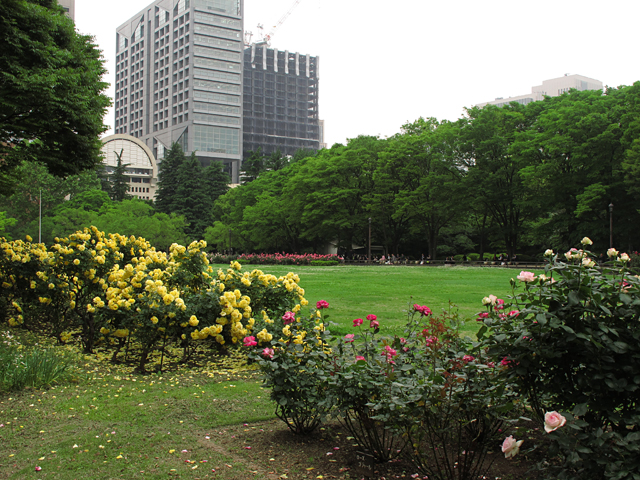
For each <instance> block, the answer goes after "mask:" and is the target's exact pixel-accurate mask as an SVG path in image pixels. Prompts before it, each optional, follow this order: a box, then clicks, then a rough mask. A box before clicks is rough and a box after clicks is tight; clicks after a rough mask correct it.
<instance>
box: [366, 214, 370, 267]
mask: <svg viewBox="0 0 640 480" xmlns="http://www.w3.org/2000/svg"><path fill="white" fill-rule="evenodd" d="M367 262H368V263H369V264H371V217H369V255H368V257H367Z"/></svg>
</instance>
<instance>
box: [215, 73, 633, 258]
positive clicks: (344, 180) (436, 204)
mask: <svg viewBox="0 0 640 480" xmlns="http://www.w3.org/2000/svg"><path fill="white" fill-rule="evenodd" d="M639 113H640V82H639V83H636V84H635V85H633V86H631V87H621V88H619V89H609V90H607V91H606V92H605V93H604V94H603V93H602V92H601V91H584V92H578V91H572V92H571V93H569V94H564V95H562V96H559V97H553V98H547V99H546V100H544V101H541V102H534V103H530V104H528V105H526V106H525V105H521V104H518V103H515V102H514V103H512V104H511V105H509V106H506V107H503V108H498V107H494V106H487V107H485V108H482V109H481V108H471V109H468V110H467V115H466V116H465V117H464V118H461V119H460V120H458V121H456V122H448V121H443V122H438V121H437V120H435V119H433V118H428V119H423V118H420V119H419V120H417V121H415V122H413V123H410V124H407V125H404V126H403V127H402V131H401V132H400V133H398V134H397V135H395V136H393V137H391V138H388V139H380V138H376V137H369V136H361V137H358V138H355V139H352V140H350V141H349V142H348V144H347V145H340V144H336V145H334V146H333V147H331V148H330V149H325V150H321V151H320V152H318V153H317V154H316V155H310V156H308V157H306V158H297V159H296V161H292V162H291V163H290V164H288V165H286V166H284V167H283V168H279V169H278V170H273V171H262V172H260V173H259V175H255V174H253V175H251V176H250V177H249V180H251V181H249V182H247V183H246V184H245V185H243V186H241V187H239V188H236V189H232V190H230V191H229V192H227V193H226V194H225V195H223V196H221V197H220V198H219V199H218V200H217V202H216V204H215V209H214V216H215V218H216V222H215V224H214V226H213V227H210V228H208V229H207V235H206V236H207V237H208V240H209V241H210V242H214V243H217V244H219V245H221V246H224V245H228V244H229V242H231V243H232V245H233V247H234V248H236V249H240V250H243V251H289V252H294V251H296V252H302V251H307V250H313V251H321V250H322V249H323V248H325V247H326V246H327V245H328V244H329V243H337V244H338V245H339V246H340V249H341V251H343V252H345V253H349V252H351V251H353V250H354V249H355V248H356V247H361V248H363V249H364V247H366V246H367V242H368V232H369V221H368V219H369V218H371V228H372V244H373V245H374V246H381V247H382V248H383V249H384V252H385V253H387V254H390V253H395V254H399V253H404V254H407V255H413V256H419V255H420V254H421V253H424V254H429V255H430V256H431V257H432V258H437V257H443V256H446V255H453V254H456V253H469V252H473V251H475V252H479V253H484V252H496V251H497V252H505V253H508V254H509V255H513V254H522V253H528V252H538V251H540V248H541V247H545V248H546V247H553V248H562V249H565V248H569V247H571V246H573V245H575V244H577V243H578V242H579V240H580V238H582V237H583V236H584V235H586V234H588V235H589V236H591V238H593V239H594V241H595V242H596V245H597V246H598V247H599V248H600V249H601V250H604V249H606V248H607V247H608V245H609V220H610V218H609V205H610V204H613V205H614V207H613V219H614V221H613V237H614V244H615V246H616V247H618V248H622V249H625V250H630V251H631V250H633V249H634V248H637V245H638V241H639V240H640V238H639V237H640V234H639V233H638V230H637V228H636V227H635V226H636V225H638V223H639V222H640V215H639V213H638V205H639V203H638V199H639V196H640V179H639V177H638V175H637V174H638V173H639V172H640V115H639Z"/></svg>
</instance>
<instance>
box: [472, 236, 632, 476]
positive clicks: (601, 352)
mask: <svg viewBox="0 0 640 480" xmlns="http://www.w3.org/2000/svg"><path fill="white" fill-rule="evenodd" d="M614 238H615V237H614ZM580 243H581V245H578V246H577V248H571V249H569V250H568V251H565V253H564V255H562V254H559V255H556V254H555V253H554V252H553V251H552V250H551V249H549V250H548V251H547V252H546V253H545V256H546V261H547V263H546V265H545V268H544V273H539V274H538V272H526V271H522V272H520V275H518V277H517V280H519V281H520V282H517V281H516V280H514V281H512V282H511V286H512V288H513V294H512V296H511V300H510V301H507V302H505V304H504V310H502V311H501V310H498V308H497V306H498V299H497V298H496V299H492V298H490V297H485V298H484V299H483V302H482V303H483V304H484V305H485V307H486V312H485V313H486V314H485V315H478V317H477V319H478V320H479V321H480V322H481V325H480V329H479V331H478V334H477V336H478V340H479V343H480V345H481V348H483V349H484V351H485V352H486V353H487V355H488V357H489V358H490V360H491V362H493V363H494V364H495V365H496V366H497V367H498V368H496V369H495V370H496V371H499V372H500V373H501V375H502V378H503V380H504V381H505V382H507V383H508V384H510V386H511V388H512V391H513V393H514V394H515V395H518V396H519V397H520V398H522V401H523V403H524V405H525V406H526V407H527V408H529V409H530V411H531V415H532V416H533V417H534V419H535V421H538V422H540V424H541V425H542V426H543V428H544V431H545V432H547V433H553V435H550V437H549V440H548V442H547V443H548V444H549V446H548V447H545V448H548V452H549V454H550V455H557V457H556V458H553V459H551V458H550V459H548V461H547V462H545V463H541V464H540V465H541V466H543V468H544V469H545V470H546V471H545V472H543V473H544V475H542V476H543V477H544V478H573V479H576V480H578V479H579V480H591V479H596V478H597V479H604V478H617V479H619V480H622V479H623V478H624V479H625V480H626V479H627V478H631V477H630V476H628V475H626V474H625V473H624V472H634V473H635V472H637V471H639V470H638V468H639V466H640V461H639V460H638V458H640V457H639V456H638V453H637V452H640V435H638V433H637V431H638V428H639V427H638V426H639V425H640V413H639V411H638V407H637V402H635V401H632V402H631V403H630V401H629V399H630V397H631V396H637V395H636V393H637V392H636V390H638V389H639V388H640V387H638V382H639V381H638V380H636V381H634V384H633V385H631V383H630V382H631V378H637V377H634V376H633V375H635V373H634V374H631V373H630V372H640V357H638V356H637V355H635V352H638V351H640V322H638V318H640V278H639V277H638V276H636V273H637V272H635V271H630V270H629V263H630V261H631V257H630V256H629V255H627V254H624V253H621V252H619V251H618V250H616V249H615V248H609V249H608V250H606V247H602V246H600V247H599V249H598V250H599V251H598V253H594V252H592V251H590V249H591V248H594V249H596V248H598V246H596V245H594V242H593V241H592V240H591V239H590V238H588V237H584V238H583V239H582V242H580ZM604 250H606V252H607V253H606V257H605V258H603V257H604V255H602V254H600V253H599V252H600V251H604ZM603 259H604V260H606V261H604V262H603V261H602V260H603ZM522 284H524V285H522ZM509 302H511V303H509ZM504 312H509V313H507V314H505V313H504ZM541 372H543V373H542V374H541ZM632 392H636V393H632ZM550 404H552V405H555V406H557V408H558V410H559V411H564V412H566V413H564V415H562V414H560V413H558V411H550V410H549V411H546V409H544V406H545V405H550ZM568 425H570V426H571V428H564V427H566V426H568ZM518 448H519V445H518V442H517V441H516V440H515V439H513V438H511V439H509V438H508V439H507V440H505V442H504V444H503V451H504V452H505V455H508V456H509V457H511V456H513V455H514V454H515V453H516V452H517V449H518Z"/></svg>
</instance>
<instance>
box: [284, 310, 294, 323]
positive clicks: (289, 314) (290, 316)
mask: <svg viewBox="0 0 640 480" xmlns="http://www.w3.org/2000/svg"><path fill="white" fill-rule="evenodd" d="M282 320H284V324H285V325H289V324H290V323H293V322H295V321H296V314H295V313H293V312H287V313H285V314H284V315H283V316H282Z"/></svg>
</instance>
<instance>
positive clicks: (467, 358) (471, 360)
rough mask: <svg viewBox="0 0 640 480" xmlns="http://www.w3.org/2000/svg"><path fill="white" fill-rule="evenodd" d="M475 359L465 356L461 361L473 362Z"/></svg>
mask: <svg viewBox="0 0 640 480" xmlns="http://www.w3.org/2000/svg"><path fill="white" fill-rule="evenodd" d="M475 359H476V357H474V356H472V355H465V356H464V357H462V360H464V361H465V362H473V361H474V360H475Z"/></svg>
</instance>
